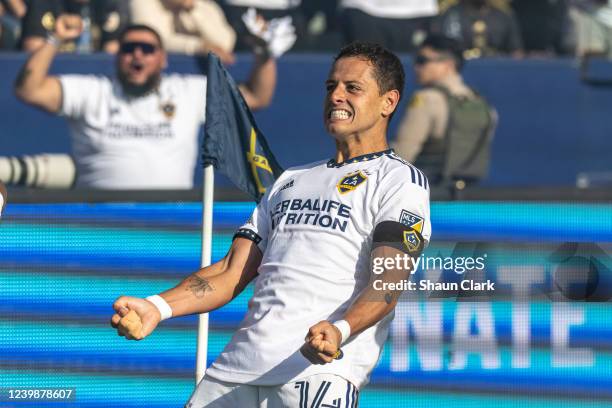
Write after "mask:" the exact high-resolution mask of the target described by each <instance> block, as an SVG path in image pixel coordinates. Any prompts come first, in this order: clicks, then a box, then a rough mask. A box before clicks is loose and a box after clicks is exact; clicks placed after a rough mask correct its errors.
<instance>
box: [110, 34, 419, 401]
mask: <svg viewBox="0 0 612 408" xmlns="http://www.w3.org/2000/svg"><path fill="white" fill-rule="evenodd" d="M325 87H326V89H327V93H326V96H325V101H324V111H323V120H324V124H325V127H326V129H327V131H328V132H329V134H330V135H332V136H333V138H334V140H335V143H336V154H335V157H334V158H332V159H330V160H324V161H320V162H317V163H312V164H307V165H304V166H299V167H294V168H290V169H288V170H286V171H285V172H284V173H283V174H282V175H281V176H280V177H279V178H278V179H277V180H276V182H275V183H274V185H273V186H272V187H271V188H269V189H268V191H267V192H266V194H265V195H264V197H263V198H262V200H261V202H260V204H259V205H258V206H257V208H256V209H255V210H254V212H253V214H252V216H251V218H250V219H249V220H248V221H247V223H246V224H244V225H243V226H242V227H241V228H239V229H238V230H237V232H236V234H235V236H234V240H233V243H232V245H231V248H230V250H229V252H228V254H227V255H226V256H225V257H224V258H223V259H221V260H220V261H218V262H216V263H214V264H213V265H211V266H209V267H207V268H204V269H201V270H199V271H198V272H196V273H194V274H193V275H191V276H189V277H188V278H186V279H185V280H184V281H182V282H181V283H180V284H179V285H178V286H176V287H174V288H172V289H170V290H167V291H165V292H163V293H161V294H159V295H154V296H150V297H148V298H147V299H140V298H135V297H127V296H122V297H120V298H118V299H117V300H116V301H115V303H114V305H113V307H114V309H115V311H116V314H115V315H113V317H112V325H113V326H114V327H116V328H117V329H118V332H119V334H120V335H123V336H125V337H126V338H128V339H141V338H143V337H145V336H147V335H149V334H150V333H151V332H152V331H153V330H154V329H155V327H157V325H158V324H159V322H160V321H161V320H163V319H166V318H169V317H171V316H172V317H174V316H183V315H186V314H192V313H205V312H209V311H211V310H215V309H217V308H219V307H221V306H223V305H225V304H226V303H228V302H229V301H231V300H232V299H233V298H234V297H236V296H237V295H238V294H239V293H240V292H241V291H242V290H243V289H244V288H245V286H246V285H247V284H248V283H249V282H251V281H254V284H255V288H254V293H253V297H252V299H251V300H250V302H249V308H248V312H247V315H246V317H245V318H244V320H243V321H242V322H241V324H240V327H239V328H238V330H237V331H236V333H235V334H234V335H233V337H232V339H231V341H230V343H229V344H228V345H227V346H226V347H225V349H224V350H223V352H222V353H221V355H220V356H219V357H218V358H217V360H216V361H215V362H214V363H213V364H212V365H211V366H210V367H209V368H208V370H207V371H206V375H205V377H204V379H203V380H202V381H201V382H200V384H199V385H198V387H197V388H196V389H195V391H194V393H193V394H192V396H191V398H190V400H189V402H188V404H187V407H245V408H248V407H298V406H299V407H303V406H304V407H305V406H308V407H325V406H327V407H332V406H333V407H339V406H342V407H346V406H349V407H353V406H356V404H357V400H358V390H359V389H360V388H362V387H363V386H364V385H365V384H366V383H367V382H368V379H369V374H370V372H371V371H372V369H373V368H374V366H375V365H376V363H377V361H378V358H379V356H380V353H381V350H382V347H383V344H384V342H385V340H386V338H387V334H388V328H389V323H390V321H391V319H392V318H393V310H394V307H395V304H396V302H397V300H398V297H399V296H400V294H401V291H398V290H392V289H393V288H390V289H391V290H388V289H384V290H376V288H375V286H377V287H380V282H379V285H373V283H372V282H373V281H374V280H375V279H376V280H381V281H383V282H384V283H394V282H396V281H398V280H400V279H405V278H407V277H408V276H409V272H410V271H409V270H403V269H401V268H396V267H392V266H389V267H387V268H388V270H386V271H385V272H383V273H381V274H379V275H374V274H372V266H371V259H372V258H384V259H387V258H393V257H395V256H396V255H402V256H403V255H405V254H406V253H407V254H408V256H412V257H417V256H419V254H420V252H421V251H422V249H423V247H424V245H425V244H426V243H427V242H428V240H429V237H430V234H431V224H430V220H429V188H428V182H427V179H426V178H425V176H424V175H423V174H422V173H421V172H420V171H419V170H418V169H416V168H415V167H413V166H412V165H410V164H409V163H407V162H405V161H404V160H402V159H400V158H399V157H398V156H396V155H395V153H394V152H393V151H392V150H389V149H388V146H387V141H386V132H387V128H388V124H389V120H390V119H391V117H392V115H393V112H394V111H395V109H396V108H397V105H398V102H399V100H400V95H401V91H402V89H403V87H404V71H403V69H402V65H401V63H400V61H399V60H398V58H397V57H396V56H395V55H394V54H392V53H391V52H389V51H387V50H386V49H384V48H382V47H380V46H378V45H373V44H364V43H353V44H351V45H349V46H347V47H345V48H343V49H342V50H341V51H340V53H339V54H338V55H337V57H336V59H335V62H334V64H333V66H332V69H331V71H330V73H329V77H328V79H327V81H326V82H325ZM128 313H129V315H128ZM134 313H135V314H136V318H133V317H134ZM130 315H131V316H130Z"/></svg>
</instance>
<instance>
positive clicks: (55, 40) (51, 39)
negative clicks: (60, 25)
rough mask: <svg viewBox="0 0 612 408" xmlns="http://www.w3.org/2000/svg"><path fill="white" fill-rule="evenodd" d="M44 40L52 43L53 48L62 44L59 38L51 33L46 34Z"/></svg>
mask: <svg viewBox="0 0 612 408" xmlns="http://www.w3.org/2000/svg"><path fill="white" fill-rule="evenodd" d="M45 41H46V42H48V43H49V44H51V45H53V46H54V47H55V48H59V46H60V45H62V42H61V40H60V39H59V38H57V37H56V36H55V35H54V34H53V33H49V34H47V39H46V40H45Z"/></svg>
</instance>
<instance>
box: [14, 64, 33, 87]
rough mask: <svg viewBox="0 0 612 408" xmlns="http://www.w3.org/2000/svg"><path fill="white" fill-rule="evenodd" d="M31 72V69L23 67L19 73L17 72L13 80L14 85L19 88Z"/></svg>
mask: <svg viewBox="0 0 612 408" xmlns="http://www.w3.org/2000/svg"><path fill="white" fill-rule="evenodd" d="M31 73H32V70H31V69H30V68H28V67H27V66H26V67H23V68H22V69H21V71H19V74H17V79H16V80H15V87H16V88H21V87H22V86H23V85H24V84H25V81H26V80H27V79H28V77H29V76H30V74H31Z"/></svg>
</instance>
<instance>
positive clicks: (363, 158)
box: [327, 149, 395, 168]
mask: <svg viewBox="0 0 612 408" xmlns="http://www.w3.org/2000/svg"><path fill="white" fill-rule="evenodd" d="M393 153H395V152H394V151H393V149H388V150H383V151H382V152H375V153H368V154H362V155H361V156H357V157H353V158H352V159H348V160H345V161H343V162H341V163H336V159H330V160H329V161H328V162H327V167H328V168H332V167H333V168H338V167H342V166H344V165H346V164H353V163H361V162H366V161H370V160H374V159H378V158H379V157H382V156H386V155H389V154H393Z"/></svg>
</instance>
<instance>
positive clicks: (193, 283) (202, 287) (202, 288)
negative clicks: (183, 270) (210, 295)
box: [187, 275, 215, 298]
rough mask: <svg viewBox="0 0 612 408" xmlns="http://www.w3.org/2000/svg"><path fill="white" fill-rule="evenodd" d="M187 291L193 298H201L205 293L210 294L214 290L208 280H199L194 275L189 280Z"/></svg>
mask: <svg viewBox="0 0 612 408" xmlns="http://www.w3.org/2000/svg"><path fill="white" fill-rule="evenodd" d="M187 290H190V291H191V292H192V293H193V294H194V295H195V297H197V298H202V297H204V295H205V294H206V292H207V291H208V292H212V291H213V290H215V288H213V286H212V285H211V284H210V282H209V281H208V279H204V278H200V277H199V276H195V275H194V276H192V277H190V278H189V287H188V288H187Z"/></svg>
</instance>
